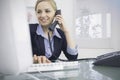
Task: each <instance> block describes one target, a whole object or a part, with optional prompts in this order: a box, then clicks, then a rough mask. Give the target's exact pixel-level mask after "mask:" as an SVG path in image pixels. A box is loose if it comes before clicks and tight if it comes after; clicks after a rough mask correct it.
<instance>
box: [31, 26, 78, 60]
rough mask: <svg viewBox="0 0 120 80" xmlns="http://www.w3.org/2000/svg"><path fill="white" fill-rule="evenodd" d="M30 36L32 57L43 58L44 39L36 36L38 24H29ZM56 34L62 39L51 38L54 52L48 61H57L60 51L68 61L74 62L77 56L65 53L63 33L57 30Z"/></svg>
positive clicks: (65, 46) (65, 45) (65, 43)
mask: <svg viewBox="0 0 120 80" xmlns="http://www.w3.org/2000/svg"><path fill="white" fill-rule="evenodd" d="M29 26H30V35H31V43H32V51H33V55H34V54H36V55H37V56H41V55H44V56H45V45H44V38H43V37H42V36H41V35H37V34H36V29H37V26H38V24H30V25H29ZM57 31H58V33H59V34H60V35H61V37H62V39H59V38H57V37H56V36H54V37H53V39H54V46H53V47H54V51H53V54H52V56H51V57H50V58H49V60H51V61H53V60H56V59H58V57H59V56H60V54H61V51H63V53H64V54H65V56H66V57H67V59H68V60H76V59H77V56H78V54H77V55H70V54H69V53H67V41H66V37H65V35H64V32H63V31H62V30H60V29H58V28H57Z"/></svg>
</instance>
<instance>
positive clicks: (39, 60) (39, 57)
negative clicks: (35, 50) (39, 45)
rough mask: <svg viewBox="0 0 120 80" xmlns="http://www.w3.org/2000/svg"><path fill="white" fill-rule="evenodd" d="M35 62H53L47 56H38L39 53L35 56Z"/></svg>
mask: <svg viewBox="0 0 120 80" xmlns="http://www.w3.org/2000/svg"><path fill="white" fill-rule="evenodd" d="M33 62H34V63H51V61H50V60H49V59H47V57H46V56H37V55H34V56H33Z"/></svg>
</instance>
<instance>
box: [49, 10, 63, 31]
mask: <svg viewBox="0 0 120 80" xmlns="http://www.w3.org/2000/svg"><path fill="white" fill-rule="evenodd" d="M57 14H61V10H57V11H56V13H55V15H57ZM57 24H58V21H54V22H53V23H52V24H51V25H50V27H49V30H50V31H54V28H55V27H56V25H57Z"/></svg>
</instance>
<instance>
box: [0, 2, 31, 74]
mask: <svg viewBox="0 0 120 80" xmlns="http://www.w3.org/2000/svg"><path fill="white" fill-rule="evenodd" d="M0 10H1V11H0V73H2V74H17V73H20V72H22V71H24V70H25V69H26V68H27V67H28V66H30V65H31V64H32V49H31V41H30V34H29V26H28V23H27V13H26V7H25V4H24V0H16V1H15V0H1V1H0Z"/></svg>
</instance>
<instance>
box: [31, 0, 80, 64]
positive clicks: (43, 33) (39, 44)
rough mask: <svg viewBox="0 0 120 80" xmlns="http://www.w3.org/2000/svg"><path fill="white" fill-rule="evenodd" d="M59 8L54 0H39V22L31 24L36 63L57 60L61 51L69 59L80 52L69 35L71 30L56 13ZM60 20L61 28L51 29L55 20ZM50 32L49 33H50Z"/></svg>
mask: <svg viewBox="0 0 120 80" xmlns="http://www.w3.org/2000/svg"><path fill="white" fill-rule="evenodd" d="M56 10H57V7H56V3H55V2H54V0H37V2H36V5H35V12H36V16H37V18H38V22H39V24H30V32H31V41H32V50H33V55H34V56H33V60H34V62H35V63H36V62H37V63H50V62H52V61H54V60H57V59H58V57H59V56H60V54H61V51H63V53H64V54H65V56H66V57H67V59H68V60H76V59H77V56H78V53H77V49H76V46H75V44H74V43H73V41H71V39H70V37H69V32H68V30H67V28H66V25H65V23H64V20H63V17H62V16H61V15H55V12H56ZM54 20H56V21H58V25H59V27H60V29H59V28H55V29H54V31H50V30H49V27H50V25H51V24H52V23H53V21H54ZM48 34H49V35H48Z"/></svg>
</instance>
